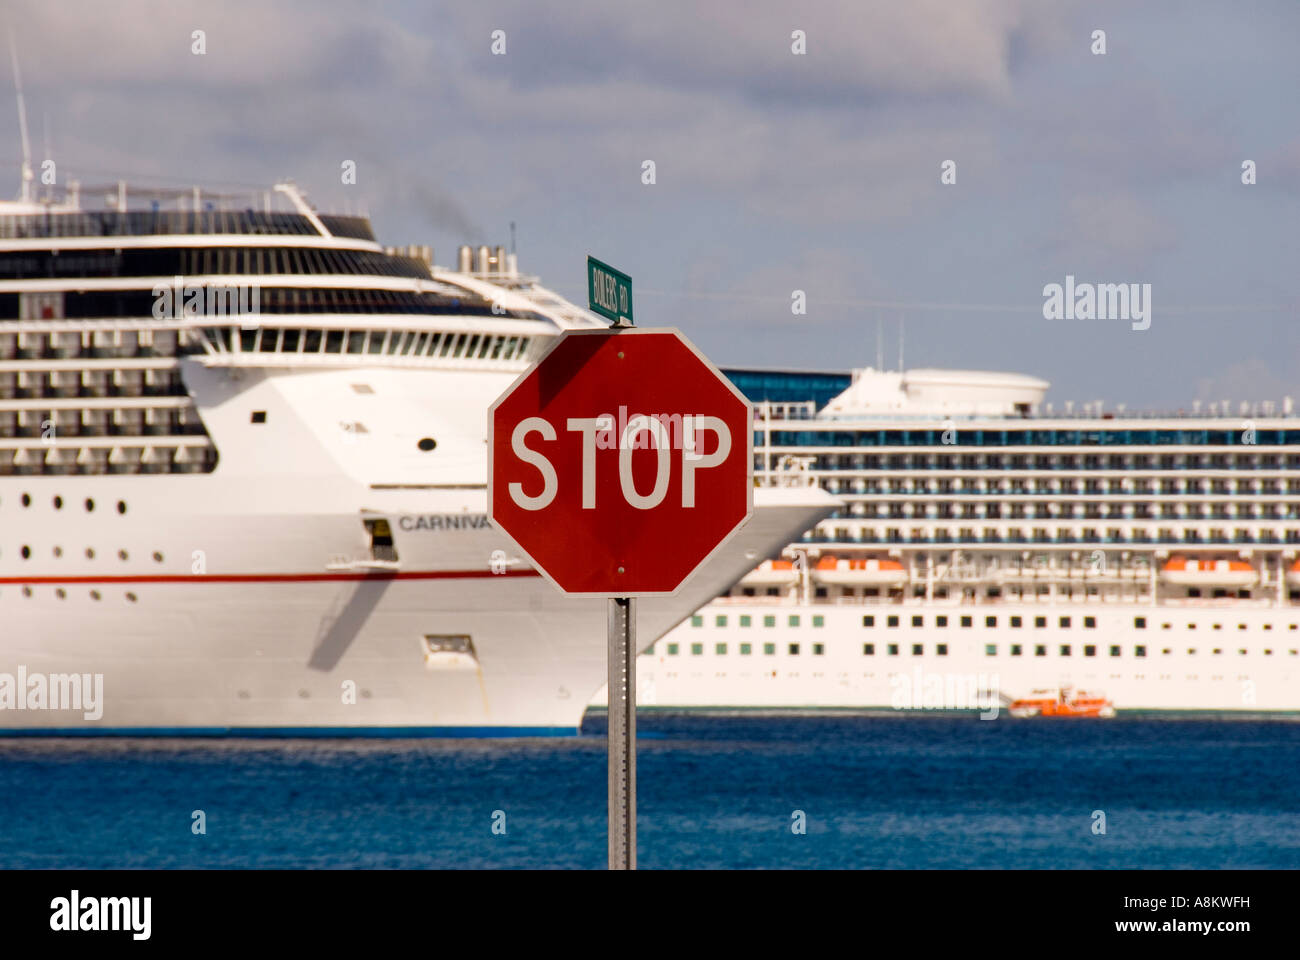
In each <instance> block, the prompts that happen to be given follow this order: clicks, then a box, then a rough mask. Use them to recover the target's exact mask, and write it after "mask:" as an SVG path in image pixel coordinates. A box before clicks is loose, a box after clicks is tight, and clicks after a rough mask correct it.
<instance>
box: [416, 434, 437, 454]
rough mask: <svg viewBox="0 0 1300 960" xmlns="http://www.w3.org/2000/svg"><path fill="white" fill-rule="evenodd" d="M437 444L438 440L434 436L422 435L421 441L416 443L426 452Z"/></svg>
mask: <svg viewBox="0 0 1300 960" xmlns="http://www.w3.org/2000/svg"><path fill="white" fill-rule="evenodd" d="M437 445H438V442H437V441H436V440H434V439H433V437H421V438H420V440H419V442H418V443H416V446H417V447H419V448H420V449H421V450H423V451H424V452H425V453H428V452H429V451H430V450H432V449H433V448H434V447H436V446H437Z"/></svg>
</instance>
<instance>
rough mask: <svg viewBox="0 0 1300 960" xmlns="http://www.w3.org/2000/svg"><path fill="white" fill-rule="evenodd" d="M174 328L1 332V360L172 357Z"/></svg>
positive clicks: (176, 343)
mask: <svg viewBox="0 0 1300 960" xmlns="http://www.w3.org/2000/svg"><path fill="white" fill-rule="evenodd" d="M177 345H178V334H177V331H175V330H107V329H106V330H72V331H59V332H57V333H0V360H44V359H54V360H70V359H77V358H81V357H91V358H103V357H173V356H175V355H176V350H177Z"/></svg>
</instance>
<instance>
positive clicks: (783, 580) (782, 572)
mask: <svg viewBox="0 0 1300 960" xmlns="http://www.w3.org/2000/svg"><path fill="white" fill-rule="evenodd" d="M798 578H799V571H798V570H796V569H795V568H794V563H793V562H792V561H790V560H764V561H763V562H762V563H760V564H759V565H758V566H757V567H755V568H754V569H753V570H751V571H750V572H749V573H747V574H745V576H743V577H741V579H740V582H741V583H743V584H745V585H746V586H750V587H784V586H788V585H789V584H792V583H794V582H795V580H797V579H798Z"/></svg>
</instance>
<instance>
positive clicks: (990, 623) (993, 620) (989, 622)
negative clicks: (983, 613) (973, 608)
mask: <svg viewBox="0 0 1300 960" xmlns="http://www.w3.org/2000/svg"><path fill="white" fill-rule="evenodd" d="M997 625H998V618H997V617H985V618H984V626H986V627H996V626H997Z"/></svg>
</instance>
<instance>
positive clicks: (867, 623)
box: [862, 616, 876, 627]
mask: <svg viewBox="0 0 1300 960" xmlns="http://www.w3.org/2000/svg"><path fill="white" fill-rule="evenodd" d="M862 625H863V626H864V627H874V626H875V625H876V618H875V617H872V616H866V617H863V618H862Z"/></svg>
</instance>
